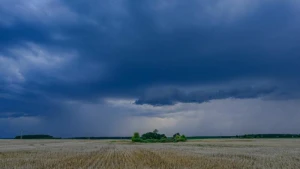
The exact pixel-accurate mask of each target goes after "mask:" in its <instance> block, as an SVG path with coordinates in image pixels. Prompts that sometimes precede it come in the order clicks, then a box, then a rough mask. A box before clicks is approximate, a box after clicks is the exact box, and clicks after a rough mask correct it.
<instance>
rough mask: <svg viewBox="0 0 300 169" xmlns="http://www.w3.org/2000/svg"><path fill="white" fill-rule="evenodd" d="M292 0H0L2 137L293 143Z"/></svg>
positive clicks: (296, 104) (299, 11)
mask: <svg viewBox="0 0 300 169" xmlns="http://www.w3.org/2000/svg"><path fill="white" fill-rule="evenodd" d="M299 18H300V2H299V1H298V0H285V1H282V0H190V1H183V0H91V1H83V0H72V1H68V0H26V1H24V0H0V137H2V138H3V137H13V136H15V135H19V134H20V133H21V131H23V133H24V134H51V135H54V136H61V137H71V136H128V135H131V134H132V133H133V132H135V131H139V132H145V131H152V130H153V129H155V128H157V129H158V130H159V131H161V132H162V133H166V134H167V135H172V134H174V133H176V132H180V133H185V134H186V135H188V136H191V135H237V134H252V133H295V134H299V133H300V123H299V119H300V19H299Z"/></svg>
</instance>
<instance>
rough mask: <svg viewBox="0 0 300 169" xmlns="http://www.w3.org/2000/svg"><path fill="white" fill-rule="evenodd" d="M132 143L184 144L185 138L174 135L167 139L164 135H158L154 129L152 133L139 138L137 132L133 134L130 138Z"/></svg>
mask: <svg viewBox="0 0 300 169" xmlns="http://www.w3.org/2000/svg"><path fill="white" fill-rule="evenodd" d="M131 140H132V142H140V143H166V142H185V141H187V138H186V137H185V135H180V134H179V133H175V134H174V135H173V137H171V138H168V137H167V136H166V135H165V134H159V133H158V130H157V129H155V130H154V131H153V132H147V133H145V134H143V135H142V136H140V134H139V133H138V132H135V133H134V134H133V136H132V138H131Z"/></svg>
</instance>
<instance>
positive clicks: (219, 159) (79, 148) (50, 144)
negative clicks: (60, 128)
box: [0, 139, 300, 169]
mask: <svg viewBox="0 0 300 169" xmlns="http://www.w3.org/2000/svg"><path fill="white" fill-rule="evenodd" d="M0 168H1V169H6V168H7V169H8V168H9V169H11V168H22V169H24V168H28V169H29V168H30V169H32V168H36V169H43V168H45V169H47V168H51V169H52V168H72V169H73V168H107V169H109V168H120V169H121V168H122V169H123V168H128V169H134V168H138V169H141V168H155V169H158V168H178V169H183V168H203V169H213V168H222V169H235V168H236V169H242V168H249V169H250V168H251V169H252V168H259V169H260V168H270V169H271V168H272V169H280V168H287V169H298V168H300V140H298V139H257V140H235V139H224V140H223V139H215V140H192V141H188V142H186V143H164V144H162V143H157V144H156V143H155V144H151V143H150V144H135V143H131V142H130V141H112V140H106V141H98V140H0Z"/></svg>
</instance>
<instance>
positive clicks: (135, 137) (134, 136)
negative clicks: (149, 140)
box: [131, 132, 142, 142]
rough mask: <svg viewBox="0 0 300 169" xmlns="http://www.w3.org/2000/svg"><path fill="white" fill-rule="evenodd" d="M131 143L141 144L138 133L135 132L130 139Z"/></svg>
mask: <svg viewBox="0 0 300 169" xmlns="http://www.w3.org/2000/svg"><path fill="white" fill-rule="evenodd" d="M131 140H132V142H141V141H142V140H141V138H140V133H138V132H135V133H134V134H133V136H132V138H131Z"/></svg>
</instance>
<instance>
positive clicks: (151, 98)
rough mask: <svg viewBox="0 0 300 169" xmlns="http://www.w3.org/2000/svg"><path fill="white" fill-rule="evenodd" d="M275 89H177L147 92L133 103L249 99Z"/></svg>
mask: <svg viewBox="0 0 300 169" xmlns="http://www.w3.org/2000/svg"><path fill="white" fill-rule="evenodd" d="M275 89H276V88H275V87H273V88H269V87H264V88H262V87H260V88H256V87H255V88H254V87H248V88H237V89H230V90H219V91H212V92H208V91H193V92H184V91H181V90H178V89H168V90H162V91H159V90H158V91H155V90H152V91H149V92H147V94H146V95H144V96H143V97H141V98H139V99H138V100H136V101H135V103H136V104H151V105H154V106H161V105H173V104H176V103H178V102H181V103H203V102H208V101H211V100H217V99H228V98H234V99H251V98H259V97H263V96H266V95H269V94H272V93H274V92H275V91H276V90H275Z"/></svg>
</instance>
